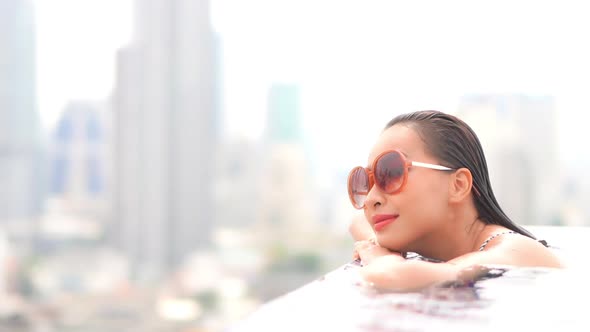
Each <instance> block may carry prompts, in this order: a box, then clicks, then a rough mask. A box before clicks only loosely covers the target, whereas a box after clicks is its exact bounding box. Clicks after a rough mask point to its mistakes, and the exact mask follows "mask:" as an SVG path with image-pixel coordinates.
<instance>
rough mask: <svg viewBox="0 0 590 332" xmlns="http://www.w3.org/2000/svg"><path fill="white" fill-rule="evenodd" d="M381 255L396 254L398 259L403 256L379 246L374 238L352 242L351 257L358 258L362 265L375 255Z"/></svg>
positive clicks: (375, 256) (401, 258)
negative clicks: (352, 250)
mask: <svg viewBox="0 0 590 332" xmlns="http://www.w3.org/2000/svg"><path fill="white" fill-rule="evenodd" d="M382 256H396V257H399V259H400V260H404V257H403V256H402V255H401V254H400V253H398V252H394V251H390V250H389V249H387V248H383V247H382V246H380V245H379V244H378V243H377V241H376V240H375V238H371V239H369V240H362V241H357V242H355V243H354V253H353V254H352V258H353V259H360V261H361V265H363V266H365V265H368V264H370V263H371V262H372V261H373V260H375V259H376V258H377V257H382Z"/></svg>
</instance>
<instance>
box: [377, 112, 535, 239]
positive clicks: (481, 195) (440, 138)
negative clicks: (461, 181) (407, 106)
mask: <svg viewBox="0 0 590 332" xmlns="http://www.w3.org/2000/svg"><path fill="white" fill-rule="evenodd" d="M396 124H403V125H407V126H408V127H410V128H412V129H414V130H416V132H417V133H418V136H420V138H421V139H422V140H423V141H424V143H425V146H426V149H427V151H428V152H429V153H430V154H431V155H433V156H434V157H436V158H437V159H438V160H439V161H440V163H441V165H444V166H447V167H450V168H453V169H458V168H467V169H468V170H469V171H470V172H471V175H472V177H473V188H474V195H473V200H474V202H475V208H476V209H477V213H478V217H479V219H481V220H482V221H483V222H484V223H486V224H493V225H500V226H504V227H506V228H508V229H510V230H513V231H515V232H517V233H520V234H522V235H525V236H528V237H530V238H533V239H535V236H533V234H531V233H530V232H529V231H527V230H526V229H524V228H522V227H521V226H519V225H517V224H515V223H514V222H513V221H512V220H510V218H508V216H507V215H506V213H504V211H503V210H502V208H500V205H499V204H498V201H497V200H496V197H495V196H494V193H493V191H492V185H491V183H490V176H489V174H488V166H487V162H486V158H485V155H484V153H483V148H482V146H481V143H480V142H479V139H478V138H477V135H476V134H475V132H474V131H473V129H471V127H469V125H467V123H465V122H464V121H463V120H461V119H459V118H457V117H456V116H453V115H450V114H446V113H443V112H439V111H418V112H413V113H407V114H401V115H398V116H396V117H395V118H393V119H392V120H391V121H389V123H388V124H387V126H385V129H388V128H390V127H392V126H394V125H396ZM385 129H384V130H385Z"/></svg>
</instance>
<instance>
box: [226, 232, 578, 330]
mask: <svg viewBox="0 0 590 332" xmlns="http://www.w3.org/2000/svg"><path fill="white" fill-rule="evenodd" d="M532 230H533V232H534V233H535V234H536V235H538V237H539V238H544V239H547V240H548V242H549V243H550V244H552V245H553V246H555V247H557V248H558V249H554V250H556V253H558V255H560V256H561V257H562V258H563V259H564V261H566V262H567V264H569V267H568V268H566V269H548V268H516V267H508V266H486V268H487V270H486V273H485V274H484V277H483V278H481V279H480V280H478V281H476V282H475V283H473V284H461V283H456V282H455V283H453V282H449V283H444V284H439V285H435V286H432V287H429V288H426V289H424V290H421V291H419V292H412V293H392V292H382V291H379V290H376V289H374V288H372V287H369V286H366V285H365V284H364V283H363V282H362V280H361V279H360V278H359V277H358V274H357V269H358V266H356V265H355V264H353V263H348V264H344V265H343V266H341V267H340V268H338V269H336V270H335V271H332V272H330V273H328V274H326V275H324V276H322V277H320V278H318V279H317V280H316V281H314V282H312V283H309V284H307V285H304V286H302V287H301V288H298V289H296V290H294V291H292V292H289V293H287V294H285V295H283V296H281V297H279V298H277V299H275V300H273V301H270V302H268V303H266V304H264V305H263V306H261V307H260V308H259V309H258V310H257V311H255V312H254V313H253V314H251V315H250V316H248V317H246V318H245V319H244V320H243V321H241V322H239V323H238V324H236V325H234V326H232V327H231V328H229V331H232V332H241V331H469V332H473V331H496V332H497V331H588V330H590V327H589V325H590V324H588V319H587V316H586V315H587V314H588V312H589V310H588V308H587V307H586V306H585V301H586V299H588V297H589V296H590V287H588V280H589V277H590V273H589V272H588V267H587V265H588V263H587V259H583V256H584V254H585V252H587V250H584V247H585V242H586V239H588V236H589V235H590V230H589V229H585V228H580V229H569V230H566V229H565V228H564V229H559V230H555V229H552V228H547V227H545V228H542V229H541V228H538V229H537V228H535V229H532ZM581 250H584V252H582V251H581Z"/></svg>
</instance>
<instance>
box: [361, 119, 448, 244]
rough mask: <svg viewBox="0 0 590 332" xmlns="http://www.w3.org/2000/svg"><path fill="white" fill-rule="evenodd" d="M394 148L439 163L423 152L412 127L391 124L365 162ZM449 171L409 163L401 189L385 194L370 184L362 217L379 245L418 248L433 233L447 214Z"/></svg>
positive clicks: (370, 162) (429, 238)
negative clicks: (363, 216)
mask: <svg viewBox="0 0 590 332" xmlns="http://www.w3.org/2000/svg"><path fill="white" fill-rule="evenodd" d="M392 149H397V150H399V151H401V152H402V153H403V154H404V155H405V157H406V158H407V159H408V160H409V161H419V162H424V163H432V164H439V163H440V160H436V159H435V158H434V157H433V156H431V155H430V154H428V153H427V152H426V147H425V145H424V142H423V141H422V139H421V138H420V136H418V134H417V133H416V131H415V130H414V129H412V128H411V127H409V126H407V125H403V124H398V125H394V126H392V127H390V128H388V129H386V130H385V131H383V133H382V134H381V135H380V136H379V138H378V140H377V142H376V144H375V145H374V147H373V149H372V150H371V153H370V155H369V160H368V165H369V167H370V166H371V165H373V161H374V160H375V158H376V157H377V156H379V154H381V153H382V152H384V151H387V150H392ZM449 174H450V173H449V172H442V171H437V170H432V169H427V168H421V167H410V169H409V172H408V178H407V182H406V185H405V187H404V188H403V189H402V191H401V192H398V193H395V194H387V193H385V192H383V191H382V190H381V189H379V188H378V186H373V187H372V188H371V190H370V191H369V193H368V195H367V198H366V201H365V207H364V212H365V217H366V218H367V220H368V221H369V223H370V224H371V226H372V227H373V230H374V231H375V234H376V235H377V239H378V241H379V244H380V245H381V246H384V247H386V248H389V249H392V250H396V251H420V250H421V249H420V248H422V247H423V246H424V245H426V243H429V242H430V240H431V239H432V238H433V237H435V236H436V232H437V230H439V229H441V227H442V226H443V225H444V224H445V223H444V221H445V220H447V219H449V217H448V214H449V213H448V200H447V198H448V189H449Z"/></svg>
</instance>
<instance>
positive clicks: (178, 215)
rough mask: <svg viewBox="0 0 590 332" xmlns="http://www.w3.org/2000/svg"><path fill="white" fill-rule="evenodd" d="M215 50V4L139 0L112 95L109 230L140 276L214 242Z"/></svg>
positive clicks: (157, 275)
mask: <svg viewBox="0 0 590 332" xmlns="http://www.w3.org/2000/svg"><path fill="white" fill-rule="evenodd" d="M216 46H217V44H216V40H215V37H214V34H213V31H212V28H211V24H210V8H209V1H207V0H191V1H181V0H154V1H137V2H136V31H135V36H134V41H133V42H132V43H131V45H130V46H129V47H127V48H125V49H124V50H122V51H121V52H120V56H119V68H118V79H117V86H116V90H115V96H114V114H113V125H114V136H115V139H114V144H113V145H114V159H115V162H114V165H115V166H114V180H113V182H114V188H113V190H114V217H113V220H112V222H111V227H110V230H109V235H108V236H109V238H110V239H111V240H112V241H113V242H114V244H115V245H116V246H117V247H119V248H120V249H121V250H122V251H123V252H124V253H126V254H127V255H128V257H129V258H130V259H131V262H132V266H133V267H134V271H135V273H136V275H137V276H139V277H141V278H147V279H150V280H151V279H153V278H160V277H162V275H163V274H165V273H166V272H167V271H168V269H170V268H173V267H174V266H176V265H178V264H180V263H182V261H183V259H185V257H186V256H187V255H188V254H189V253H191V252H193V251H194V250H197V249H200V248H205V247H207V246H208V244H209V241H210V230H211V227H212V225H213V223H214V218H215V216H214V215H213V213H212V211H213V210H214V209H213V208H212V199H213V197H212V196H213V195H212V193H213V191H212V174H213V170H214V161H215V158H214V153H215V149H216V144H217V143H216V142H217V132H216V128H217V122H218V117H219V114H218V113H219V112H218V109H217V108H218V106H217V100H216V95H217V92H216V91H215V89H216V88H217V87H218V84H217V83H216V76H217V60H216V59H215V57H216V54H215V53H216V50H217V48H216Z"/></svg>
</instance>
